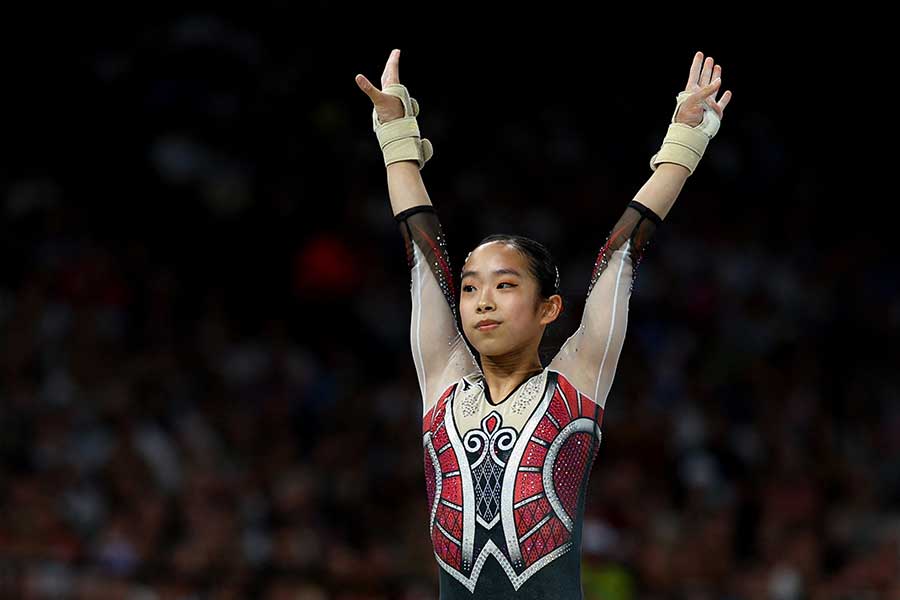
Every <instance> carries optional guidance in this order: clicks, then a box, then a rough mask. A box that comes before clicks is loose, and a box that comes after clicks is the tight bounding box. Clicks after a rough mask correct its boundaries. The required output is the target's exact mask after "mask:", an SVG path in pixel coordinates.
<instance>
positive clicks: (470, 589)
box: [395, 201, 661, 600]
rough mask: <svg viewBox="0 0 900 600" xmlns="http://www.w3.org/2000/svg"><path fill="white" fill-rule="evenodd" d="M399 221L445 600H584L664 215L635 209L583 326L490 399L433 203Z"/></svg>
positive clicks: (597, 277)
mask: <svg viewBox="0 0 900 600" xmlns="http://www.w3.org/2000/svg"><path fill="white" fill-rule="evenodd" d="M395 219H396V220H397V222H398V223H399V224H400V228H401V232H402V234H403V238H404V240H405V242H406V252H407V259H408V262H409V266H410V270H411V274H412V284H411V294H412V319H411V327H410V342H411V345H412V354H413V362H414V363H415V366H416V374H417V377H418V381H419V386H420V389H421V393H422V403H423V422H422V432H423V437H422V443H423V446H424V459H425V481H426V490H427V498H428V514H429V523H428V525H429V532H430V535H431V541H432V544H433V547H434V556H435V559H436V560H437V562H438V565H439V567H440V568H439V572H440V597H441V600H457V599H462V598H466V599H473V598H479V599H480V598H483V599H490V600H501V599H503V598H516V599H526V598H527V599H535V600H537V599H541V600H547V599H549V598H560V599H566V600H572V599H579V598H582V591H581V529H582V518H583V515H584V495H585V491H586V489H587V482H588V475H589V473H590V469H591V466H592V465H593V462H594V458H595V456H596V454H597V449H598V447H599V442H600V425H601V423H602V420H603V406H604V404H605V402H606V397H607V394H608V393H609V389H610V387H611V386H612V381H613V376H614V374H615V371H616V365H617V363H618V360H619V354H620V351H621V349H622V344H623V341H624V338H625V329H626V326H627V323H628V301H629V298H630V296H631V290H632V286H633V283H634V277H635V273H636V269H637V265H638V264H639V262H640V260H641V256H642V253H643V251H644V249H645V248H646V246H647V244H648V243H649V240H650V238H651V236H652V235H653V232H654V231H655V230H656V227H658V226H659V224H660V222H661V220H660V218H659V216H658V215H656V214H655V213H654V212H653V211H651V210H650V209H649V208H647V207H645V206H643V205H642V204H640V203H638V202H635V201H632V202H631V203H629V205H628V206H627V207H626V209H625V212H624V214H623V215H622V217H621V218H620V219H619V221H618V222H617V223H616V226H615V227H614V228H613V230H612V231H611V232H610V235H609V236H608V237H607V240H606V243H605V244H604V245H603V247H602V248H601V250H600V252H599V254H598V256H597V260H596V264H595V267H594V270H593V273H592V275H591V281H590V285H589V287H588V293H587V300H586V303H585V309H584V313H583V315H582V318H581V323H580V325H579V327H578V329H577V331H576V332H575V333H573V334H572V336H571V337H569V338H568V340H566V342H565V343H564V344H563V346H562V348H561V349H560V351H559V353H558V354H557V355H556V356H555V357H554V358H553V360H552V361H551V362H550V364H549V365H548V366H547V367H545V368H544V369H543V370H542V371H541V372H540V373H538V374H535V375H533V376H532V377H530V378H528V379H526V380H525V381H523V382H522V383H521V384H520V385H519V386H518V387H517V388H516V389H515V390H513V392H511V393H510V394H509V395H508V396H507V397H506V398H503V399H502V400H500V401H494V400H492V399H491V398H490V392H489V390H488V387H487V385H486V383H485V380H484V376H483V374H482V372H481V369H480V367H479V365H478V363H477V361H476V360H475V357H474V356H473V354H472V352H471V351H470V349H469V347H468V345H467V344H466V342H465V340H464V339H463V335H462V333H461V332H460V330H459V327H458V325H457V305H456V293H457V289H456V286H455V284H454V277H453V275H452V272H451V270H450V261H449V255H448V253H447V240H446V237H445V236H444V233H443V232H442V230H441V226H440V222H439V220H438V217H437V213H436V212H435V210H434V207H433V206H431V205H423V206H416V207H413V208H410V209H407V210H405V211H403V212H401V213H399V214H397V215H396V216H395Z"/></svg>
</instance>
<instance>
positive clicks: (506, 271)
mask: <svg viewBox="0 0 900 600" xmlns="http://www.w3.org/2000/svg"><path fill="white" fill-rule="evenodd" d="M494 274H495V275H515V276H516V277H521V276H522V275H521V274H520V273H519V272H518V271H516V270H515V269H496V270H494ZM469 275H474V276H476V277H477V276H478V271H463V272H462V275H460V276H459V278H460V280H463V279H465V278H466V277H468V276H469Z"/></svg>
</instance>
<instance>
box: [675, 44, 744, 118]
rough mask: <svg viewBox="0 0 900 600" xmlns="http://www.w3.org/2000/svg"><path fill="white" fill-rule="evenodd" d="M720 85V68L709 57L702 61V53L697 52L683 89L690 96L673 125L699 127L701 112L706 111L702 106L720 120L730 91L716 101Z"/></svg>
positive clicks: (679, 110)
mask: <svg viewBox="0 0 900 600" xmlns="http://www.w3.org/2000/svg"><path fill="white" fill-rule="evenodd" d="M721 85H722V66H721V65H717V64H715V62H714V61H713V58H712V57H711V56H710V57H708V58H707V59H706V60H703V53H702V52H697V53H696V54H695V55H694V62H693V63H692V64H691V73H690V75H689V76H688V81H687V85H686V86H685V88H684V91H686V92H691V96H690V97H689V98H687V99H686V100H685V101H684V103H682V105H681V107H679V109H678V114H676V115H675V123H684V124H685V125H690V126H691V127H696V126H697V125H699V124H700V123H701V122H702V121H703V111H704V110H706V109H704V108H703V104H706V106H708V107H709V108H710V109H712V110H714V111H715V112H716V114H717V115H718V116H719V119H720V120H721V119H722V117H723V115H724V114H725V107H726V106H727V105H728V102H730V101H731V90H728V91H726V92H725V93H724V94H722V97H721V98H720V99H719V100H718V101H717V100H716V94H717V93H718V91H719V89H720V88H721Z"/></svg>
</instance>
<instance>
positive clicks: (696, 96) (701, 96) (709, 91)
mask: <svg viewBox="0 0 900 600" xmlns="http://www.w3.org/2000/svg"><path fill="white" fill-rule="evenodd" d="M721 84H722V80H721V79H715V80H713V81H712V82H711V83H708V84H706V85H704V86H703V87H702V88H700V89H698V90H697V91H696V92H694V93H693V94H691V97H690V98H688V100H689V101H691V102H700V101H701V100H705V99H706V98H707V97H708V96H710V95H713V96H714V95H715V93H716V89H718V87H719V85H721Z"/></svg>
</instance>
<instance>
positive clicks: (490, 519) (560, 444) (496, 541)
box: [423, 369, 603, 591]
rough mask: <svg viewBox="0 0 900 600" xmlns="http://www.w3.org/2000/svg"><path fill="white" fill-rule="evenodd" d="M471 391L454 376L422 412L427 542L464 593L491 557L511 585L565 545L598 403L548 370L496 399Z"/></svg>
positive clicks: (596, 427) (593, 441)
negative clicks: (496, 402)
mask: <svg viewBox="0 0 900 600" xmlns="http://www.w3.org/2000/svg"><path fill="white" fill-rule="evenodd" d="M537 383H541V384H543V385H534V384H537ZM479 392H480V397H481V398H482V400H483V390H479V389H477V386H473V384H472V382H471V381H469V380H466V379H463V380H460V381H459V382H457V383H455V384H453V385H452V386H450V387H449V388H448V389H447V390H445V392H444V393H443V394H442V395H441V397H440V399H439V400H438V402H437V403H436V404H435V405H434V407H432V409H431V410H430V411H428V413H426V415H425V419H424V422H423V446H424V458H425V481H426V489H427V496H428V506H429V508H430V513H429V514H430V520H429V528H430V533H431V540H432V544H433V547H434V553H435V557H436V559H437V561H438V564H439V565H440V566H441V568H443V569H444V570H445V571H446V572H447V573H449V574H450V575H452V576H453V577H454V578H455V579H457V580H458V581H460V582H461V583H462V584H463V585H465V586H466V587H467V588H468V589H469V590H470V591H474V589H475V586H476V584H477V582H478V576H479V573H480V572H481V569H482V567H483V566H484V563H485V562H486V561H487V560H488V558H489V557H490V556H494V557H495V559H496V560H497V561H498V563H499V564H500V565H501V567H502V568H503V570H504V572H505V573H506V574H507V576H508V577H509V579H510V582H511V583H512V585H513V587H514V588H515V589H516V590H518V589H519V588H520V587H521V586H522V585H523V584H524V583H525V582H526V581H527V580H528V578H529V577H531V576H532V575H534V573H536V572H538V571H539V570H540V569H542V568H544V567H545V566H547V565H549V564H551V563H552V562H553V561H554V560H555V559H556V558H558V557H559V556H562V555H563V554H565V553H566V552H568V551H570V550H571V549H572V547H573V544H574V541H573V532H574V530H575V527H580V523H577V522H576V520H577V518H578V514H579V510H580V504H579V501H580V499H581V494H582V492H583V491H584V487H585V486H586V484H587V474H588V473H589V471H590V467H591V465H592V464H593V461H594V457H595V456H596V452H597V450H598V446H599V444H598V442H599V439H600V424H601V422H602V415H603V410H602V409H601V408H599V407H598V406H597V405H596V404H595V403H594V402H593V401H592V400H591V399H590V398H588V397H587V396H585V395H583V394H581V393H580V392H578V390H576V389H575V388H574V387H573V386H572V385H571V384H570V383H569V382H568V380H567V379H566V378H565V377H564V376H563V375H562V374H561V373H559V372H557V371H551V370H549V369H548V370H545V372H544V373H543V374H542V375H541V376H540V377H536V378H535V379H534V380H533V381H530V382H528V383H526V384H525V385H524V386H523V388H522V390H521V392H517V394H516V395H514V396H513V397H511V398H510V399H508V400H506V401H504V402H503V403H501V404H500V405H498V406H493V405H491V404H490V403H487V402H486V400H484V401H483V402H480V403H479V402H476V401H475V400H473V397H478V396H479ZM478 406H480V407H482V408H481V409H477V407H478ZM483 413H486V414H483ZM482 415H483V416H482ZM592 448H593V453H591V449H592Z"/></svg>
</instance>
